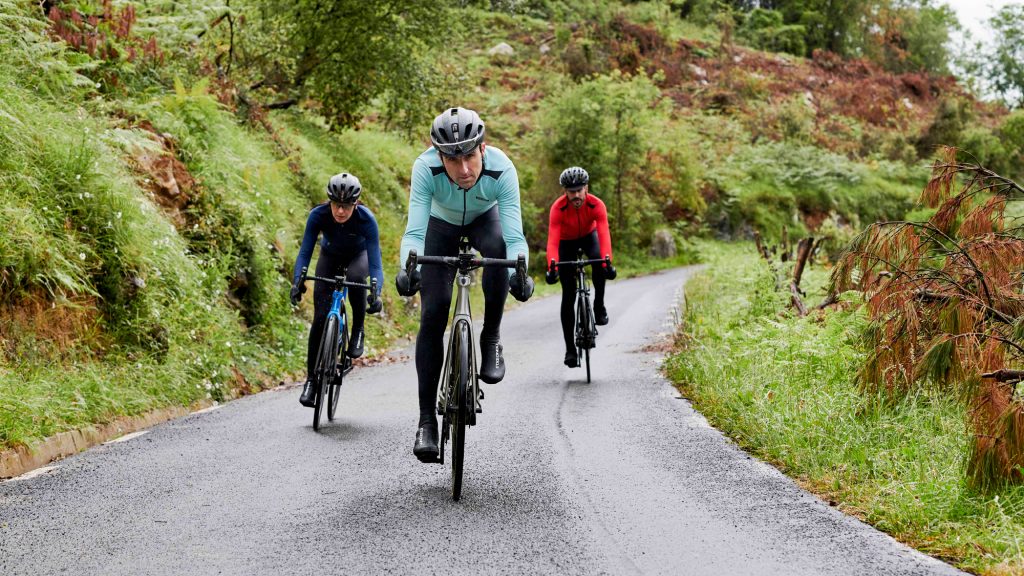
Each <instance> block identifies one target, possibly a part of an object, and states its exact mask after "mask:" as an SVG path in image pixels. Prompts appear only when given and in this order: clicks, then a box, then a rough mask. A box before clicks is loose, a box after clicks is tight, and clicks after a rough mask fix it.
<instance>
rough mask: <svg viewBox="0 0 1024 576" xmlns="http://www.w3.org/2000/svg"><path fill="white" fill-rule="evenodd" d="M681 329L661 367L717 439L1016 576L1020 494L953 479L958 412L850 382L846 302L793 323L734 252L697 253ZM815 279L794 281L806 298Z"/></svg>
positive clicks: (914, 535) (960, 441) (895, 528)
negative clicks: (878, 394) (980, 490)
mask: <svg viewBox="0 0 1024 576" xmlns="http://www.w3.org/2000/svg"><path fill="white" fill-rule="evenodd" d="M703 252H704V254H705V259H706V261H707V263H708V270H707V271H705V272H704V273H702V274H701V275H699V276H697V277H696V278H694V279H693V280H691V281H690V283H689V284H688V285H687V314H686V324H685V326H686V327H685V332H684V333H683V334H682V335H681V338H680V343H679V350H678V352H677V353H676V354H674V355H673V356H672V357H671V358H670V359H669V360H668V362H667V363H666V370H667V372H668V374H669V375H670V377H671V378H672V380H673V381H674V382H675V384H676V386H677V387H678V388H679V389H680V391H681V392H682V393H683V394H684V395H685V396H687V397H688V398H689V399H690V400H691V401H692V402H693V404H694V406H695V407H696V408H697V409H698V410H699V411H700V412H701V413H702V414H704V415H705V416H706V417H707V418H708V420H709V421H710V422H711V423H712V424H713V425H714V426H715V427H716V428H718V429H720V430H722V432H723V433H725V434H726V435H728V436H729V437H731V438H733V439H734V440H736V442H737V443H738V444H740V445H741V446H742V447H743V448H744V449H745V450H747V451H748V452H750V453H751V454H753V455H755V456H757V457H758V458H761V459H763V460H765V461H767V462H770V463H772V464H773V465H775V466H776V467H778V468H779V469H780V470H782V471H783V472H785V473H786V474H788V475H789V476H791V477H793V478H794V479H795V480H796V481H797V482H799V483H800V484H801V485H802V486H804V487H806V488H807V489H809V490H811V491H812V492H814V493H816V494H818V495H819V496H821V497H822V498H823V499H825V500H826V501H829V502H834V503H835V504H836V505H837V506H839V507H840V508H841V509H842V510H844V511H845V512H847V513H850V514H853V515H855V516H857V517H859V518H861V519H863V520H864V521H866V522H868V523H870V524H872V525H874V526H875V527H877V528H878V529H880V530H882V531H884V532H887V533H889V534H891V535H892V536H894V537H896V538H897V539H899V540H901V541H903V542H905V543H907V544H909V545H911V546H914V547H915V548H917V549H919V550H921V551H923V552H925V553H928V554H931V555H932V556H935V557H938V558H940V559H943V560H945V561H947V562H950V563H952V564H954V565H956V566H957V567H959V568H961V569H964V570H968V571H971V572H975V573H981V574H1021V573H1024V548H1022V543H1021V535H1022V534H1024V487H1015V488H1008V489H1006V490H1004V491H1002V492H999V493H996V494H991V495H980V494H977V493H974V492H971V491H969V490H968V489H967V488H966V486H965V484H964V481H963V462H964V459H965V456H966V451H967V440H968V437H967V432H966V424H965V417H966V414H965V413H964V409H963V408H962V407H960V406H959V405H957V404H956V403H954V402H952V401H950V400H949V399H947V398H945V397H942V396H940V395H938V394H934V393H932V392H931V391H929V390H921V391H919V392H918V393H917V394H915V395H911V396H909V397H908V398H906V399H905V400H903V401H901V402H899V403H898V404H895V405H893V404H891V403H890V404H886V403H884V402H881V401H880V399H878V398H873V397H870V396H866V395H865V394H864V393H863V392H862V391H861V390H860V389H859V388H858V387H857V385H856V383H855V374H856V370H857V368H858V365H859V362H860V361H861V360H862V358H863V353H862V351H861V350H860V348H859V333H860V329H861V327H862V326H863V325H864V315H863V314H862V312H861V310H860V309H859V307H858V306H857V305H856V303H849V304H848V306H847V307H846V308H845V309H843V310H840V311H837V312H829V313H827V314H821V313H812V314H811V315H810V316H808V317H806V318H796V317H794V316H792V315H790V314H788V313H780V311H782V310H784V307H785V304H786V302H787V300H788V299H787V297H786V296H785V295H783V294H782V293H780V292H779V291H778V290H776V288H775V285H774V280H773V277H772V273H771V271H770V270H769V268H768V265H767V263H765V262H764V261H763V260H761V259H759V258H758V257H757V256H756V254H755V251H754V248H753V246H750V245H747V244H729V245H723V244H706V245H704V246H703ZM826 277H827V272H826V271H825V270H823V269H821V268H820V267H814V268H812V269H811V270H810V271H809V272H808V273H807V274H806V275H805V277H804V284H805V288H806V289H807V290H808V292H809V295H810V299H811V303H812V304H813V303H814V300H815V296H817V297H818V298H819V299H820V297H821V287H822V285H823V284H824V281H825V280H826Z"/></svg>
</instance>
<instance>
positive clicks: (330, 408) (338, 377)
mask: <svg viewBox="0 0 1024 576" xmlns="http://www.w3.org/2000/svg"><path fill="white" fill-rule="evenodd" d="M346 324H348V323H347V322H346V321H345V315H344V314H342V315H341V330H339V333H340V334H341V346H339V347H338V353H337V354H336V355H335V356H334V362H335V364H334V366H335V368H334V378H332V379H331V387H330V390H329V391H328V394H327V419H328V420H330V421H331V422H334V413H335V412H336V411H337V410H338V397H339V396H341V382H342V380H344V378H345V349H346V348H347V347H348V333H347V326H346Z"/></svg>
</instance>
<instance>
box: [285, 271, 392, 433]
mask: <svg viewBox="0 0 1024 576" xmlns="http://www.w3.org/2000/svg"><path fill="white" fill-rule="evenodd" d="M307 270H308V268H303V269H302V276H301V278H302V281H303V282H305V281H306V280H313V281H316V282H327V283H328V284H330V285H331V286H333V287H334V292H333V294H332V295H331V298H332V300H331V310H330V312H328V313H327V324H326V325H325V326H324V334H323V336H322V337H321V339H320V348H319V350H318V351H317V353H316V367H315V371H316V373H315V374H311V375H310V377H311V378H316V400H315V401H314V404H313V430H317V431H319V430H320V414H321V412H323V408H324V404H325V402H324V398H325V397H326V398H327V402H326V404H327V419H328V420H331V421H334V413H335V411H337V409H338V397H339V395H340V394H341V382H342V380H343V379H344V378H345V375H346V374H348V373H349V372H350V371H352V361H351V360H350V359H349V358H348V356H346V355H345V350H346V348H348V320H347V317H346V315H345V298H347V297H348V289H349V288H366V289H367V290H369V292H367V293H366V298H367V300H368V301H369V300H372V299H373V298H374V297H375V295H376V294H377V279H376V278H372V279H370V283H369V284H361V283H359V282H349V281H348V280H346V279H345V274H346V272H347V271H348V269H347V268H346V269H343V270H342V271H341V275H340V276H335V277H334V278H321V277H319V276H307V275H306V272H307Z"/></svg>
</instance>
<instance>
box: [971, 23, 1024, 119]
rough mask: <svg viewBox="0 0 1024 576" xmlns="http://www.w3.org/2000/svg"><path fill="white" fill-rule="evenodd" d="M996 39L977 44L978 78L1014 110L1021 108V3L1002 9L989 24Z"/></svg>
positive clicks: (1023, 84)
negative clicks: (986, 83)
mask: <svg viewBox="0 0 1024 576" xmlns="http://www.w3.org/2000/svg"><path fill="white" fill-rule="evenodd" d="M988 24H989V26H990V27H991V28H992V31H993V32H995V39H994V42H993V44H992V46H990V47H987V48H986V47H982V46H981V45H980V44H979V45H978V49H977V52H978V54H979V59H978V65H977V67H978V68H979V69H980V72H981V76H982V77H983V78H984V79H985V80H986V81H987V82H988V83H989V84H990V86H991V88H992V90H994V91H995V92H996V93H997V94H999V95H1000V97H1002V99H1003V101H1005V102H1006V104H1007V105H1008V106H1010V107H1013V108H1021V107H1024V4H1008V5H1006V6H1003V7H1002V8H1000V9H999V11H998V12H996V15H995V16H993V17H992V18H991V19H989V21H988Z"/></svg>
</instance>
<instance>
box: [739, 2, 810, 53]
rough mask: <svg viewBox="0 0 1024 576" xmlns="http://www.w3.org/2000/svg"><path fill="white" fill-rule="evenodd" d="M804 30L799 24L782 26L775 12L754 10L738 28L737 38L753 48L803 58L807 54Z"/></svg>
mask: <svg viewBox="0 0 1024 576" xmlns="http://www.w3.org/2000/svg"><path fill="white" fill-rule="evenodd" d="M806 34H807V30H806V28H805V27H804V26H803V25H801V24H784V23H783V21H782V13H781V12H779V11H777V10H766V9H764V8H755V9H754V10H753V11H751V12H750V13H749V14H748V15H747V17H746V19H745V20H744V22H743V25H742V26H740V28H739V30H738V36H739V37H740V38H741V39H743V40H745V41H746V42H747V43H749V44H750V45H751V46H753V47H754V48H758V49H760V50H769V51H772V52H789V53H790V54H796V55H797V56H803V55H804V54H805V53H806V52H807V45H806V44H805V42H804V37H805V36H806Z"/></svg>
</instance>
